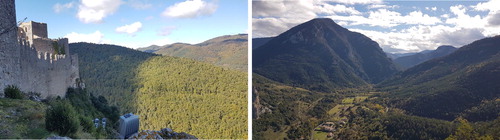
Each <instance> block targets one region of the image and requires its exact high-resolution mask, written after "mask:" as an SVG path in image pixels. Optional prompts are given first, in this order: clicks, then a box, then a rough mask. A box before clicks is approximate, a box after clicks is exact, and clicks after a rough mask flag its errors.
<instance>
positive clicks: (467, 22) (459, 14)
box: [446, 5, 486, 28]
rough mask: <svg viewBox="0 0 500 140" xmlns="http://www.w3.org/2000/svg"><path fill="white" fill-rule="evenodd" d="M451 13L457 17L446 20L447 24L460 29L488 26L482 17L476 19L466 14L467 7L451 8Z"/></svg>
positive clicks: (477, 16) (457, 6)
mask: <svg viewBox="0 0 500 140" xmlns="http://www.w3.org/2000/svg"><path fill="white" fill-rule="evenodd" d="M450 11H451V13H453V15H455V16H454V17H451V18H448V19H446V23H447V24H452V25H454V26H455V27H458V28H483V27H484V26H485V24H486V22H485V21H484V19H482V18H481V16H479V15H476V16H474V17H471V16H469V15H468V14H466V11H467V7H465V6H463V5H456V6H451V7H450Z"/></svg>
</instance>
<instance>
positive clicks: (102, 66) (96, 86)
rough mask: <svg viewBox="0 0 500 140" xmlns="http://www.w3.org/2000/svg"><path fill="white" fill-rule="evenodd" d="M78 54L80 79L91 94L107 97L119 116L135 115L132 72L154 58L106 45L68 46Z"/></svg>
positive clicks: (135, 72)
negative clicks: (119, 113) (123, 114)
mask: <svg viewBox="0 0 500 140" xmlns="http://www.w3.org/2000/svg"><path fill="white" fill-rule="evenodd" d="M69 47H70V51H71V53H74V54H78V59H79V66H80V78H81V79H82V80H83V81H84V82H85V84H86V86H87V90H88V91H89V92H91V93H94V94H97V95H102V96H104V97H106V98H107V99H108V100H109V101H110V103H111V104H112V105H116V106H119V107H120V109H121V112H122V113H125V112H135V107H136V105H135V104H134V103H135V91H136V89H137V86H136V85H135V83H136V81H135V77H136V74H137V71H135V70H136V69H137V68H138V66H139V65H140V64H142V63H143V62H144V61H146V60H147V59H148V58H150V57H152V56H155V55H154V54H150V53H145V52H140V51H136V50H133V49H129V48H125V47H121V46H116V45H107V44H92V43H71V44H70V45H69Z"/></svg>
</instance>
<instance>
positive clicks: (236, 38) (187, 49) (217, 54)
mask: <svg viewBox="0 0 500 140" xmlns="http://www.w3.org/2000/svg"><path fill="white" fill-rule="evenodd" d="M247 49H248V35H247V34H239V35H226V36H220V37H216V38H213V39H210V40H207V41H205V42H202V43H199V44H186V43H175V44H171V45H165V46H150V47H146V48H139V50H142V51H147V52H153V53H156V54H161V55H166V56H176V57H185V58H191V59H195V60H198V61H204V62H208V63H212V64H215V65H218V66H222V67H227V68H232V69H237V70H241V71H247V69H248V57H247V56H248V55H247V53H248V50H247Z"/></svg>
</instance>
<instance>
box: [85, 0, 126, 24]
mask: <svg viewBox="0 0 500 140" xmlns="http://www.w3.org/2000/svg"><path fill="white" fill-rule="evenodd" d="M122 3H123V2H122V1H121V0H81V1H80V5H79V6H78V14H77V17H78V19H80V21H82V22H83V23H101V22H102V21H103V19H104V18H105V17H107V16H109V15H111V14H113V13H115V12H116V11H117V10H118V8H120V5H121V4H122Z"/></svg>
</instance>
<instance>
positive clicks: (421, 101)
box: [378, 36, 500, 120]
mask: <svg viewBox="0 0 500 140" xmlns="http://www.w3.org/2000/svg"><path fill="white" fill-rule="evenodd" d="M497 44H500V36H496V37H491V38H485V39H481V40H478V41H475V42H473V43H471V44H469V45H466V46H463V47H461V48H460V49H458V50H457V51H455V52H454V53H452V54H450V55H447V56H445V57H442V58H438V59H434V60H430V61H427V62H424V63H422V64H420V65H417V66H415V67H413V68H410V69H408V70H406V71H404V72H401V73H400V74H398V75H396V76H395V77H394V78H392V79H388V80H386V81H384V82H383V83H381V84H380V85H378V86H379V87H380V88H381V90H383V91H387V92H389V93H391V94H389V95H388V96H387V97H388V99H390V100H389V102H390V104H393V105H394V106H397V107H400V108H402V109H405V110H407V111H409V112H411V113H413V114H414V115H418V116H424V117H431V118H438V119H445V120H453V119H455V118H456V117H458V116H459V114H461V113H464V111H465V110H467V109H471V108H473V107H477V106H480V105H481V103H482V102H486V101H490V100H495V99H497V98H500V94H498V91H499V90H500V83H498V82H491V81H496V80H495V79H499V78H500V72H499V71H498V70H499V69H500V47H498V45H497ZM493 115H494V116H490V117H489V118H496V116H498V114H496V115H495V114H493ZM473 120H477V119H473Z"/></svg>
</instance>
